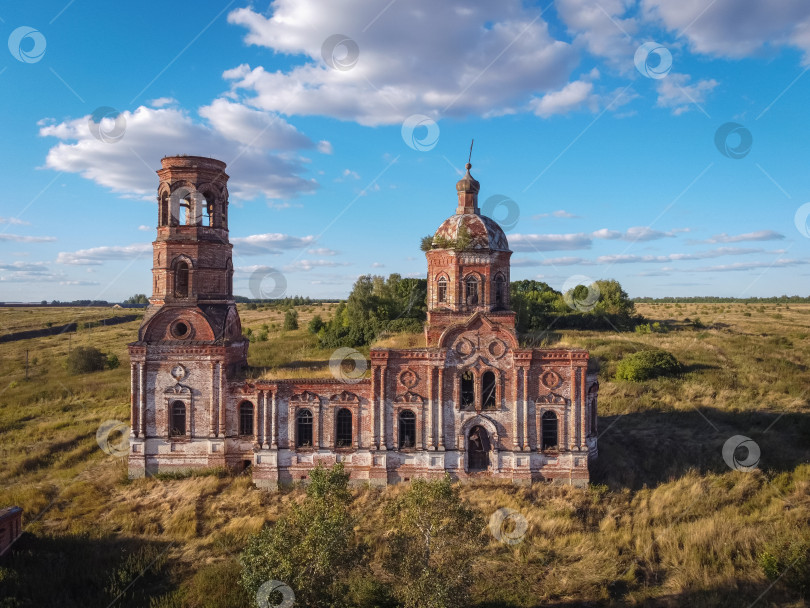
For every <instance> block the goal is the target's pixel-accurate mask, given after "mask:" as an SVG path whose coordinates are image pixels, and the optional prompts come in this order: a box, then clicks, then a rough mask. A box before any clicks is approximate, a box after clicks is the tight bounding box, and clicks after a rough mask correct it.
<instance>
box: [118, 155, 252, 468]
mask: <svg viewBox="0 0 810 608" xmlns="http://www.w3.org/2000/svg"><path fill="white" fill-rule="evenodd" d="M161 164H162V168H161V169H160V170H158V172H157V174H158V177H159V180H160V182H159V185H158V196H157V199H158V226H157V238H156V239H155V241H154V242H153V243H152V255H153V257H152V297H151V298H150V299H149V306H148V307H147V309H146V313H145V315H144V319H143V322H142V323H141V327H140V329H139V330H138V341H137V342H133V343H131V344H130V345H129V355H130V360H131V366H132V416H131V419H132V425H131V427H132V433H131V436H130V443H131V444H132V453H131V454H130V457H129V466H130V475H131V476H133V477H137V476H142V475H144V474H148V473H150V472H152V467H153V466H156V465H155V464H154V463H153V462H152V461H150V459H149V456H148V454H156V453H161V450H168V451H169V453H171V452H174V451H176V450H177V447H178V446H179V445H181V444H192V446H193V447H188V450H186V449H184V451H186V452H188V453H186V454H185V456H184V457H185V458H189V454H190V453H194V454H196V455H197V456H195V457H196V458H197V460H198V461H199V463H200V464H201V465H203V466H219V465H222V464H225V460H224V458H225V443H224V442H225V440H226V438H227V437H230V435H229V433H230V432H232V431H231V430H230V429H231V427H229V426H228V424H227V423H228V420H227V408H226V406H227V401H228V382H229V380H231V379H232V378H233V377H234V375H235V374H236V372H237V371H238V370H239V369H240V368H241V367H243V366H245V365H246V364H247V348H248V341H247V340H246V339H245V338H244V336H242V326H241V322H240V320H239V313H238V311H237V309H236V303H235V302H234V299H233V262H232V249H233V245H231V243H230V241H229V240H228V187H227V184H228V175H227V174H226V173H225V163H223V162H221V161H219V160H215V159H213V158H204V157H201V156H169V157H165V158H163V159H162V161H161ZM189 450H190V451H189ZM178 466H179V465H178ZM155 470H156V469H155Z"/></svg>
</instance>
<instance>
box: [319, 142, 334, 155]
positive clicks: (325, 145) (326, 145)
mask: <svg viewBox="0 0 810 608" xmlns="http://www.w3.org/2000/svg"><path fill="white" fill-rule="evenodd" d="M318 152H320V153H321V154H332V152H334V150H333V149H332V144H331V143H330V142H328V141H326V140H325V139H323V140H321V141H319V142H318Z"/></svg>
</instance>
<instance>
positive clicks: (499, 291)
mask: <svg viewBox="0 0 810 608" xmlns="http://www.w3.org/2000/svg"><path fill="white" fill-rule="evenodd" d="M503 296H504V280H503V277H501V276H498V277H496V278H495V306H496V307H497V308H500V307H501V306H503V305H504V302H503V301H504V297H503Z"/></svg>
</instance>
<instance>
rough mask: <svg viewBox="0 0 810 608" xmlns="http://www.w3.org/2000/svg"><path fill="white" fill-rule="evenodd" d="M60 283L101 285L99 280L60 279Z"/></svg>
mask: <svg viewBox="0 0 810 608" xmlns="http://www.w3.org/2000/svg"><path fill="white" fill-rule="evenodd" d="M59 284H60V285H99V282H98V281H59Z"/></svg>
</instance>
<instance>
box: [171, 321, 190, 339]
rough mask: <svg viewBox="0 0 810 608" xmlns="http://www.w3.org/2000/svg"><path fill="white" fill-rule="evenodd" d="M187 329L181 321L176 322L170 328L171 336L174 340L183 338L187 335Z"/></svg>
mask: <svg viewBox="0 0 810 608" xmlns="http://www.w3.org/2000/svg"><path fill="white" fill-rule="evenodd" d="M188 332H189V327H188V325H187V324H186V323H185V322H183V321H178V322H177V323H175V324H174V325H173V326H172V335H173V336H174V337H175V338H185V337H186V336H187V335H188Z"/></svg>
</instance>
